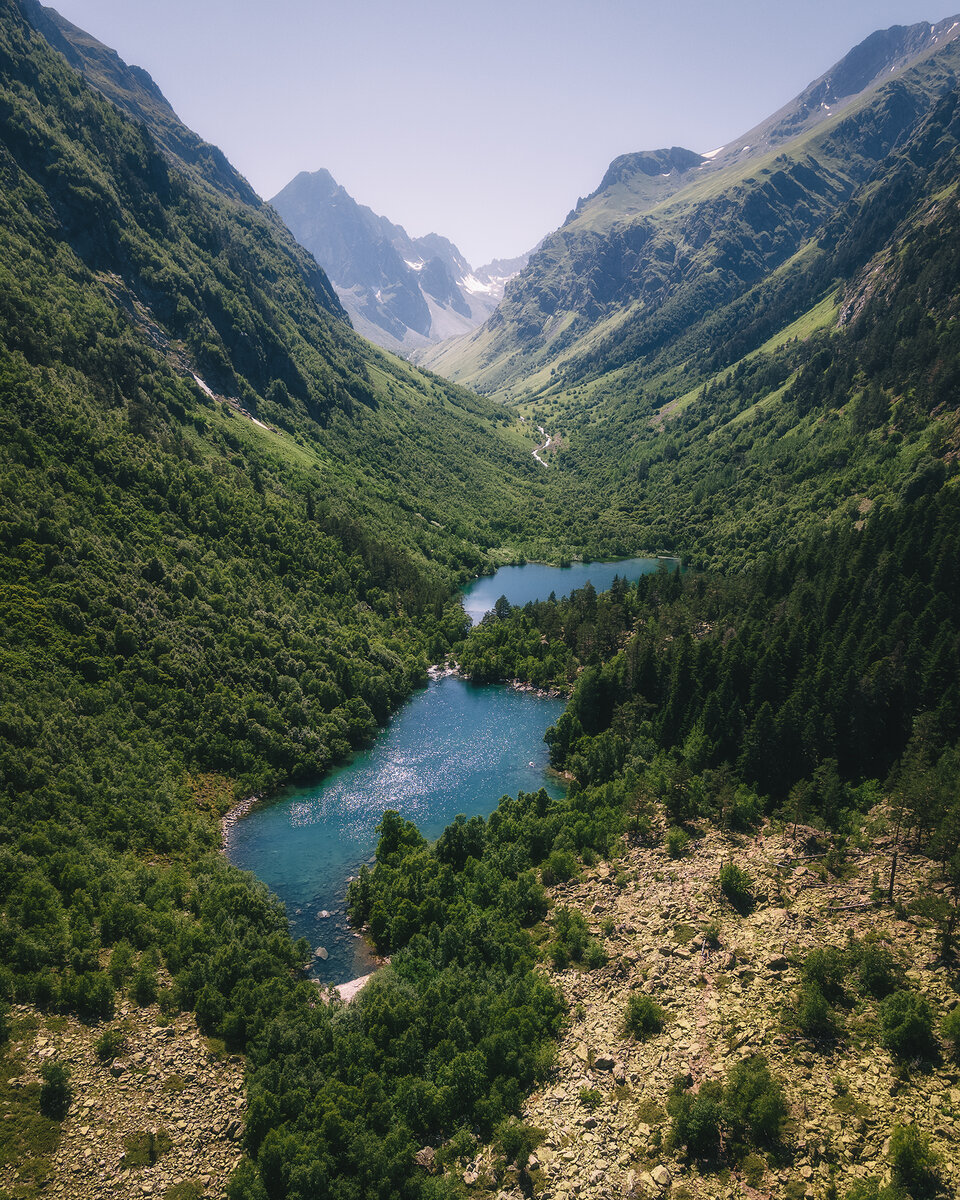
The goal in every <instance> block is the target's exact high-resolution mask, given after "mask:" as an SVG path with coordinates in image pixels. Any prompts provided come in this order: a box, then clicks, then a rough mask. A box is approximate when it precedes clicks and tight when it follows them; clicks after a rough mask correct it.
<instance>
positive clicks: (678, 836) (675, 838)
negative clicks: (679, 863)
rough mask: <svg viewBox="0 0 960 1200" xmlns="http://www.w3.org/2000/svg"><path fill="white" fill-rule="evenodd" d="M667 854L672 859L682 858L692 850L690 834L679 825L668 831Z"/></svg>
mask: <svg viewBox="0 0 960 1200" xmlns="http://www.w3.org/2000/svg"><path fill="white" fill-rule="evenodd" d="M666 845H667V853H668V854H669V855H670V857H671V858H682V857H683V855H684V854H686V852H687V850H689V848H690V834H689V833H687V831H686V830H685V829H681V828H680V827H679V826H678V825H674V827H673V828H672V829H669V830H667V841H666Z"/></svg>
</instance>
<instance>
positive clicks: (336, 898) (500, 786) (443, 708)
mask: <svg viewBox="0 0 960 1200" xmlns="http://www.w3.org/2000/svg"><path fill="white" fill-rule="evenodd" d="M661 561H664V562H665V563H666V565H667V566H668V567H672V565H673V560H671V559H666V560H660V559H656V558H631V559H622V560H620V561H619V562H606V563H574V564H573V565H572V566H570V567H547V566H543V565H541V564H539V563H527V564H526V565H525V566H522V567H502V568H501V569H500V570H499V571H498V572H497V573H496V575H494V576H484V577H483V578H481V579H478V580H476V581H475V582H474V583H473V584H471V585H470V586H468V587H467V588H465V589H464V592H463V604H464V608H465V609H466V611H467V613H468V614H469V616H470V617H471V619H472V620H473V621H474V622H476V621H479V620H481V619H482V617H483V616H484V614H485V613H487V612H489V611H490V609H492V608H493V606H494V604H495V603H496V601H497V600H498V599H499V597H500V596H504V595H505V596H506V597H507V599H508V600H509V601H510V603H511V604H514V605H517V604H520V605H522V604H526V603H527V602H528V601H530V600H545V599H547V598H548V597H549V595H550V593H551V592H555V593H556V594H557V596H558V597H559V596H566V595H569V594H570V592H571V591H573V590H574V589H575V588H580V587H583V586H584V585H585V584H586V583H587V582H590V583H592V584H593V586H594V587H595V588H596V589H597V591H598V592H602V591H606V590H608V589H609V587H610V585H611V584H612V583H613V580H614V578H615V577H616V576H618V575H619V576H620V578H621V579H626V580H628V581H629V582H631V583H632V582H634V581H635V580H637V579H639V578H640V576H641V575H648V574H650V573H651V572H653V571H656V570H657V568H658V567H659V566H660V563H661ZM565 704H566V701H564V700H557V699H548V698H546V697H543V696H538V695H536V694H535V693H532V692H523V691H518V690H516V689H515V688H511V687H505V686H495V685H489V686H485V687H481V686H476V685H474V684H471V683H467V682H466V681H464V680H462V679H457V678H446V679H440V680H433V681H432V682H431V683H430V684H429V686H428V687H427V688H425V689H424V690H423V691H420V692H417V693H416V694H415V695H414V696H413V697H411V699H410V700H409V701H408V702H407V703H406V704H405V705H404V706H403V708H402V709H401V710H400V711H399V712H398V713H397V714H396V715H395V716H394V717H393V719H392V720H391V721H390V724H389V725H388V726H387V728H386V729H382V730H381V731H380V732H379V734H378V735H377V737H376V739H375V741H374V743H373V745H372V746H371V747H370V748H369V749H368V750H365V751H363V752H362V753H361V754H358V755H357V756H356V757H355V758H354V759H353V761H352V762H350V763H348V764H347V765H346V766H344V767H341V768H340V769H339V770H337V771H334V772H332V773H331V774H330V775H327V776H326V777H325V778H324V779H323V780H321V781H320V782H319V783H317V784H315V785H312V786H310V787H304V788H297V789H288V790H287V791H285V792H283V793H281V794H280V795H279V796H277V797H276V798H274V799H273V800H272V801H271V802H269V803H265V804H261V805H258V806H256V807H255V808H253V809H252V810H251V811H250V812H249V813H247V814H246V815H245V816H243V817H240V818H239V819H238V820H236V821H235V822H234V823H233V824H232V825H230V826H229V829H228V832H227V836H226V845H225V850H226V853H227V856H228V857H229V859H230V861H231V862H233V863H234V864H235V865H236V866H238V867H240V868H241V869H243V870H245V871H252V872H253V874H254V875H256V876H257V878H258V879H261V880H263V882H264V883H265V884H266V885H267V886H268V887H269V888H270V889H271V890H272V891H273V892H275V893H276V895H278V896H279V897H280V899H281V900H282V901H283V903H284V905H285V907H286V910H287V916H288V918H289V921H290V927H291V931H292V933H293V936H294V937H298V938H299V937H305V938H307V940H308V941H309V942H310V945H311V947H312V948H313V949H314V950H317V949H319V948H321V947H322V948H323V950H325V951H326V958H324V957H323V956H322V955H321V956H320V957H316V956H315V957H314V959H313V966H312V968H311V973H312V974H313V975H315V976H316V977H317V978H318V979H320V980H322V981H323V982H324V983H345V982H347V981H348V980H350V979H355V978H357V977H358V976H360V975H365V974H367V973H368V972H369V971H371V970H372V969H373V967H374V966H375V965H376V964H375V960H374V959H373V958H372V956H371V953H370V950H369V947H368V946H367V944H366V942H365V941H364V940H363V939H362V938H361V937H359V936H358V935H357V933H356V932H355V931H354V930H353V929H351V927H350V926H349V925H348V923H347V912H346V900H345V897H346V891H347V883H348V881H349V879H350V878H351V877H352V876H353V875H356V873H357V872H358V871H359V869H360V867H361V866H362V865H363V864H364V863H369V862H371V861H372V859H373V853H374V850H375V849H376V843H377V834H376V827H377V824H378V822H379V821H380V818H381V816H382V815H383V813H384V811H385V810H386V809H388V808H392V809H395V810H396V811H397V812H399V813H400V814H401V816H403V817H406V818H407V819H408V820H411V821H413V822H414V823H415V824H416V825H417V827H418V828H419V829H420V832H421V833H422V834H423V835H424V837H426V838H428V839H433V838H436V837H439V835H440V834H441V833H442V832H443V830H444V828H445V827H446V826H447V825H449V824H450V822H451V821H452V820H453V819H454V817H456V816H457V815H458V814H459V813H463V814H464V815H466V816H468V817H471V816H475V815H479V816H487V815H488V814H489V813H491V812H493V810H494V808H496V806H497V801H498V800H499V799H500V797H501V796H503V795H510V796H515V795H516V794H517V792H520V791H524V792H535V791H537V789H538V788H541V787H545V788H546V789H547V791H548V792H549V793H550V794H551V795H552V796H554V797H559V796H561V795H562V794H563V791H564V788H563V785H562V783H561V782H560V780H558V779H557V778H556V777H551V775H550V774H549V773H548V769H547V767H548V758H547V747H546V745H545V743H544V741H543V735H544V733H545V732H546V730H547V728H548V726H550V725H552V724H553V723H554V721H556V720H557V718H558V717H559V716H560V714H561V713H562V712H563V709H564V707H565Z"/></svg>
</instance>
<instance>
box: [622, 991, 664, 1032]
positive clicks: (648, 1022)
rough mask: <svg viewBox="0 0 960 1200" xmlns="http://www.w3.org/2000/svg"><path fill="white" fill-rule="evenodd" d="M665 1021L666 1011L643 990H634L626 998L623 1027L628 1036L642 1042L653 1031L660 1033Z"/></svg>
mask: <svg viewBox="0 0 960 1200" xmlns="http://www.w3.org/2000/svg"><path fill="white" fill-rule="evenodd" d="M666 1023H667V1014H666V1012H665V1011H664V1010H663V1009H662V1008H661V1007H660V1005H659V1004H657V1002H656V1001H655V1000H651V999H650V997H649V996H647V995H645V994H644V993H643V992H634V993H633V995H631V996H630V997H629V999H628V1000H627V1011H626V1013H625V1014H624V1018H623V1027H624V1029H625V1031H626V1032H627V1033H628V1034H629V1035H630V1037H634V1038H636V1039H637V1041H638V1042H644V1041H646V1040H647V1038H649V1037H652V1036H653V1035H654V1034H655V1033H660V1032H661V1030H662V1029H663V1027H664V1025H665V1024H666Z"/></svg>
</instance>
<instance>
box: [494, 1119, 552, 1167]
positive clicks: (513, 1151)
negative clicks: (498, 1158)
mask: <svg viewBox="0 0 960 1200" xmlns="http://www.w3.org/2000/svg"><path fill="white" fill-rule="evenodd" d="M545 1136H546V1134H545V1133H544V1132H543V1130H542V1129H537V1128H536V1127H535V1126H533V1125H527V1124H526V1123H525V1122H523V1121H518V1120H516V1119H515V1118H512V1117H511V1119H510V1120H509V1121H504V1122H503V1124H502V1125H499V1126H498V1127H497V1135H496V1142H497V1146H498V1148H499V1150H500V1153H501V1154H502V1155H503V1157H504V1158H505V1159H506V1160H507V1162H508V1163H516V1164H517V1166H518V1167H519V1168H520V1169H521V1170H523V1169H524V1168H525V1167H526V1165H527V1161H528V1160H529V1158H530V1155H531V1154H532V1153H533V1152H534V1150H536V1148H537V1147H538V1146H539V1145H540V1143H541V1142H542V1141H543V1139H544V1137H545Z"/></svg>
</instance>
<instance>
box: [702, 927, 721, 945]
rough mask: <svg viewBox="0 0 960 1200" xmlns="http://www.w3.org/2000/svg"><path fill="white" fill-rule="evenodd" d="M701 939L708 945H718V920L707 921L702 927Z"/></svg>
mask: <svg viewBox="0 0 960 1200" xmlns="http://www.w3.org/2000/svg"><path fill="white" fill-rule="evenodd" d="M703 940H704V941H705V942H706V943H707V945H708V946H714V947H716V946H719V945H720V922H719V921H708V922H707V923H706V925H704V927H703Z"/></svg>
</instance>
